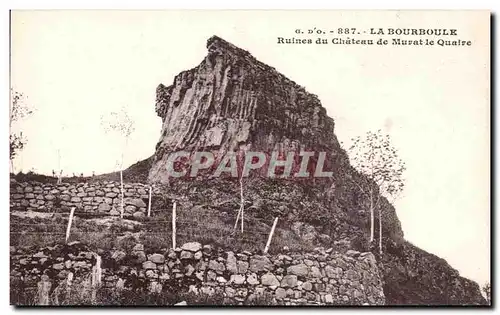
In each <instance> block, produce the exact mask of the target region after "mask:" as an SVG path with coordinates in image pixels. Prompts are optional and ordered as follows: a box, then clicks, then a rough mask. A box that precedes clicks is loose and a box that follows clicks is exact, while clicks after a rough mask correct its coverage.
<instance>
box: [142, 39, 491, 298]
mask: <svg viewBox="0 0 500 315" xmlns="http://www.w3.org/2000/svg"><path fill="white" fill-rule="evenodd" d="M207 48H208V54H207V56H206V57H205V58H204V59H203V61H202V62H201V63H200V64H199V65H198V66H196V67H195V68H193V69H191V70H187V71H184V72H181V73H180V74H179V75H177V76H176V77H175V79H174V82H173V84H172V85H170V86H165V85H163V84H160V85H159V86H158V88H157V100H156V113H157V114H158V116H160V117H161V118H162V122H163V124H162V134H161V137H160V140H159V142H158V144H157V146H156V153H155V155H154V161H153V163H152V167H151V170H150V172H149V178H148V179H149V181H151V182H159V183H168V184H169V185H171V187H172V189H178V190H180V191H185V192H187V191H188V189H192V188H193V186H194V187H196V188H195V190H196V189H198V193H199V194H204V195H206V196H207V198H208V199H211V198H217V196H218V194H220V191H221V190H225V191H226V192H228V191H229V192H230V194H234V195H235V196H237V195H238V189H239V187H238V184H237V183H236V182H235V183H234V186H231V184H229V185H227V183H222V182H221V181H220V180H217V179H208V178H204V179H203V178H202V179H200V178H198V181H196V182H194V181H192V182H191V183H189V184H186V181H184V180H182V179H180V180H177V181H176V182H175V183H172V182H171V181H170V179H169V176H168V174H167V172H166V159H167V156H168V155H169V154H170V153H172V152H178V151H188V152H193V151H196V150H211V151H215V152H219V153H220V152H222V153H225V152H229V151H241V150H253V151H263V152H270V151H273V150H279V151H283V152H290V151H297V150H309V151H316V152H319V151H323V152H327V162H326V168H327V169H328V170H331V171H333V174H334V175H333V177H332V178H328V179H321V180H315V179H313V180H308V181H279V180H276V179H269V178H257V179H255V178H254V179H248V183H247V185H245V200H246V202H248V204H249V205H251V208H252V209H253V210H254V212H255V213H256V215H257V216H261V217H272V216H275V215H277V216H280V217H281V218H284V219H285V220H288V221H289V222H293V221H296V220H300V221H305V222H307V223H310V224H313V225H314V226H316V228H317V229H319V230H321V231H322V232H323V233H326V234H328V235H329V236H331V237H332V239H337V240H338V239H342V238H343V237H346V236H347V237H348V238H349V239H350V242H351V244H352V246H353V247H355V248H357V249H358V250H365V249H367V248H366V247H367V244H366V235H367V234H368V229H369V214H368V213H366V211H364V209H366V207H365V205H366V204H367V203H368V200H366V198H364V197H363V196H362V195H361V194H360V193H359V192H358V188H357V187H356V185H361V186H365V187H366V186H367V185H375V184H374V183H372V182H370V181H369V180H368V179H367V178H365V177H364V176H362V175H360V174H358V173H357V172H356V171H355V170H354V169H353V168H352V167H351V166H350V164H349V159H348V156H347V154H346V152H345V151H344V150H343V149H342V148H341V146H340V145H339V142H338V140H337V138H336V136H335V134H334V127H335V123H334V120H333V119H332V118H330V117H328V116H327V114H326V110H325V108H324V107H322V105H321V102H320V101H319V99H318V98H317V96H316V95H313V94H310V93H308V92H307V91H305V89H304V88H303V87H301V86H299V85H298V84H297V83H295V82H293V81H292V80H290V79H288V78H286V77H285V76H284V75H282V74H280V73H279V72H277V71H276V69H274V68H272V67H270V66H268V65H265V64H263V63H262V62H260V61H258V60H256V59H255V58H254V57H253V56H252V55H251V54H250V53H249V52H247V51H245V50H243V49H240V48H238V47H236V46H234V45H232V44H230V43H228V42H226V41H224V40H223V39H221V38H219V37H217V36H213V37H212V38H210V39H209V40H208V42H207ZM354 183H356V185H355V184H354ZM222 186H224V188H222ZM219 188H221V189H219ZM381 208H382V209H383V224H384V236H383V241H384V249H385V251H386V253H385V254H384V255H383V256H382V257H378V261H379V263H380V264H381V265H383V266H384V267H383V273H384V280H385V285H384V290H385V292H386V297H387V303H388V304H482V303H484V299H483V298H482V296H481V294H480V290H479V286H478V285H477V284H476V283H474V282H472V281H470V280H467V279H464V278H461V277H460V276H459V275H458V272H456V270H454V269H453V268H451V267H450V266H449V265H448V264H447V263H446V262H445V261H444V260H442V259H440V258H438V257H436V256H434V255H432V254H429V253H427V252H425V251H423V250H421V249H419V248H417V247H415V246H413V245H411V244H410V243H408V242H407V241H405V240H404V238H403V231H402V229H401V224H400V222H399V219H398V218H397V215H396V212H395V210H394V208H393V207H392V205H391V204H390V203H388V202H387V201H386V200H385V199H383V203H382V206H381ZM376 229H378V227H376Z"/></svg>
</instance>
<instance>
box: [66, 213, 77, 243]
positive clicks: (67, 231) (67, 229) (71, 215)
mask: <svg viewBox="0 0 500 315" xmlns="http://www.w3.org/2000/svg"><path fill="white" fill-rule="evenodd" d="M74 214H75V207H71V212H70V213H69V220H68V227H67V228H66V243H67V242H68V239H69V232H70V231H71V223H72V222H73V215H74Z"/></svg>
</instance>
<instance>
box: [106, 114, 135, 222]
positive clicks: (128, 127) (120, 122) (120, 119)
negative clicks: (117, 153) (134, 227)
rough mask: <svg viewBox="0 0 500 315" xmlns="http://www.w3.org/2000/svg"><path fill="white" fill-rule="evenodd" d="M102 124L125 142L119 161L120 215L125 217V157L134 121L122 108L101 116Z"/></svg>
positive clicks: (107, 130) (133, 128)
mask: <svg viewBox="0 0 500 315" xmlns="http://www.w3.org/2000/svg"><path fill="white" fill-rule="evenodd" d="M101 125H102V126H103V127H104V130H105V132H106V133H108V132H113V133H116V134H118V135H120V136H121V138H122V139H123V140H124V143H123V145H122V148H121V152H122V154H121V159H120V160H119V162H117V163H118V164H119V168H120V213H121V214H120V217H121V218H123V213H124V210H125V205H124V189H123V160H124V157H125V151H126V150H127V145H128V140H129V138H130V135H131V134H132V133H133V132H134V130H135V127H134V122H133V121H132V119H131V118H130V116H129V115H128V114H127V112H126V110H125V108H122V109H121V110H120V111H119V112H111V113H110V115H109V117H107V118H104V117H101Z"/></svg>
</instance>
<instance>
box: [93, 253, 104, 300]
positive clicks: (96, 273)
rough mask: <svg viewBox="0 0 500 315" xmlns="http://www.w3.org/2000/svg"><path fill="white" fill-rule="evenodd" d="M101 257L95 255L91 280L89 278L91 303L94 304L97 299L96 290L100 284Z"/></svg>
mask: <svg viewBox="0 0 500 315" xmlns="http://www.w3.org/2000/svg"><path fill="white" fill-rule="evenodd" d="M101 275H102V270H101V256H99V255H97V254H96V255H95V266H94V267H92V276H91V277H92V278H91V282H92V283H91V286H92V303H95V301H96V297H97V288H98V287H99V285H100V284H101Z"/></svg>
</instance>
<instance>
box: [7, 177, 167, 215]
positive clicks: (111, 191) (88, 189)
mask: <svg viewBox="0 0 500 315" xmlns="http://www.w3.org/2000/svg"><path fill="white" fill-rule="evenodd" d="M158 193H159V189H158V188H155V189H154V190H153V194H152V195H153V196H155V195H158ZM124 197H125V198H124V204H125V214H128V215H134V216H143V215H144V214H145V212H146V210H147V204H148V202H149V186H147V185H145V184H141V183H133V184H130V183H126V184H124ZM153 200H154V198H153ZM10 207H11V210H31V211H40V212H52V211H54V209H62V210H63V211H64V210H69V209H70V208H71V207H76V209H77V210H76V211H77V212H89V213H92V212H95V213H103V214H109V215H119V214H120V212H119V209H120V183H119V182H112V181H102V182H85V183H76V184H70V183H62V184H51V183H39V182H34V181H30V182H18V181H16V180H11V186H10Z"/></svg>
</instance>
